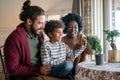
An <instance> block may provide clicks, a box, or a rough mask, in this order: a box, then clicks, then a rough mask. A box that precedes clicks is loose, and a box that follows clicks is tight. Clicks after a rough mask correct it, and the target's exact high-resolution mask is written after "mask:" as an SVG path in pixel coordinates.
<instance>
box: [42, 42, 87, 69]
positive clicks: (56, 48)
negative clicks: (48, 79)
mask: <svg viewBox="0 0 120 80" xmlns="http://www.w3.org/2000/svg"><path fill="white" fill-rule="evenodd" d="M84 48H85V47H84ZM82 51H84V50H75V52H74V54H75V55H73V52H72V50H70V48H69V47H68V46H67V45H66V44H65V43H63V42H56V43H55V44H52V43H51V42H49V41H46V42H45V43H43V45H42V46H41V60H42V65H43V66H51V67H52V66H55V65H58V64H60V63H62V62H64V61H65V60H66V57H72V58H75V57H77V56H79V55H80V54H81V53H82Z"/></svg>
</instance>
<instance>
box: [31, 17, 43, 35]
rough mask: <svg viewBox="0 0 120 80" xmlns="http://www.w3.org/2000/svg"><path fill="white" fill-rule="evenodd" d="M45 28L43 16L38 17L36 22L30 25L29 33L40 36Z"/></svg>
mask: <svg viewBox="0 0 120 80" xmlns="http://www.w3.org/2000/svg"><path fill="white" fill-rule="evenodd" d="M44 26H45V15H41V16H38V17H37V18H36V20H35V21H34V22H33V23H32V24H31V32H32V34H34V35H40V34H41V33H42V32H43V29H44Z"/></svg>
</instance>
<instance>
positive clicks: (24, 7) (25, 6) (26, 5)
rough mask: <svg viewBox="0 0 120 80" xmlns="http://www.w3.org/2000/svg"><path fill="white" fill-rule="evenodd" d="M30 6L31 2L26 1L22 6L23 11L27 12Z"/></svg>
mask: <svg viewBox="0 0 120 80" xmlns="http://www.w3.org/2000/svg"><path fill="white" fill-rule="evenodd" d="M30 5H31V1H30V0H26V1H25V2H24V4H23V10H27V9H28V8H29V7H30Z"/></svg>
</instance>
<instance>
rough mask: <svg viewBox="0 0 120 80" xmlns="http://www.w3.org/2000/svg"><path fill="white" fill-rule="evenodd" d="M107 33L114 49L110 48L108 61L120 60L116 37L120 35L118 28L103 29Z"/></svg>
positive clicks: (107, 38)
mask: <svg viewBox="0 0 120 80" xmlns="http://www.w3.org/2000/svg"><path fill="white" fill-rule="evenodd" d="M103 32H104V33H105V34H106V35H107V36H106V40H107V41H108V42H109V43H110V46H111V48H112V50H109V52H108V53H109V54H108V61H109V62H120V51H119V50H117V47H116V41H115V40H116V37H120V33H119V31H118V30H111V31H110V30H103Z"/></svg>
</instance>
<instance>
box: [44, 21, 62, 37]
mask: <svg viewBox="0 0 120 80" xmlns="http://www.w3.org/2000/svg"><path fill="white" fill-rule="evenodd" d="M55 28H64V23H63V22H62V21H60V20H50V21H48V22H46V24H45V28H44V30H45V33H46V34H47V36H48V33H49V32H53V31H54V29H55Z"/></svg>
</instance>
